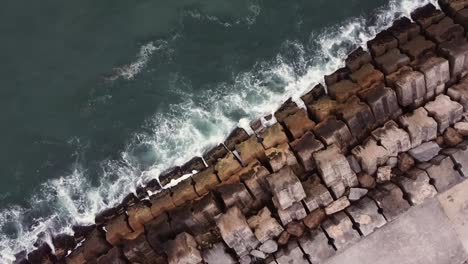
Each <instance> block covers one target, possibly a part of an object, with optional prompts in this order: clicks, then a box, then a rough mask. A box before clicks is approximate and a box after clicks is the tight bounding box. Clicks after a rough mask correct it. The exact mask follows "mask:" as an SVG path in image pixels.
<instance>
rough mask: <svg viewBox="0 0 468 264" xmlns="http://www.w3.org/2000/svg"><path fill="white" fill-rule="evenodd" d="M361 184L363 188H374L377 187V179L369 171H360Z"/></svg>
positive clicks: (359, 179)
mask: <svg viewBox="0 0 468 264" xmlns="http://www.w3.org/2000/svg"><path fill="white" fill-rule="evenodd" d="M358 181H359V185H360V186H361V187H362V188H366V189H374V188H375V179H374V177H372V176H370V175H369V174H367V173H364V172H363V173H359V175H358Z"/></svg>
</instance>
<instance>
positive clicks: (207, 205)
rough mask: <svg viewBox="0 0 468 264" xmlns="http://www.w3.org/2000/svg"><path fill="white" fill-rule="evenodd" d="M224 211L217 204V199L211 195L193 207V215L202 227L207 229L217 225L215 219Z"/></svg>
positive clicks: (204, 197) (195, 203) (196, 202)
mask: <svg viewBox="0 0 468 264" xmlns="http://www.w3.org/2000/svg"><path fill="white" fill-rule="evenodd" d="M221 213H222V211H221V208H220V207H219V205H218V203H217V202H216V198H215V197H214V195H213V194H212V193H209V194H207V195H205V196H203V198H201V199H200V200H197V201H195V202H194V203H193V205H192V215H193V218H195V219H196V221H197V222H198V224H199V225H200V226H203V227H205V229H207V228H208V227H210V226H213V225H214V224H215V218H216V217H218V216H219V215H221Z"/></svg>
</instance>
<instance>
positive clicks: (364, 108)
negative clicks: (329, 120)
mask: <svg viewBox="0 0 468 264" xmlns="http://www.w3.org/2000/svg"><path fill="white" fill-rule="evenodd" d="M336 115H337V116H339V117H340V118H341V119H342V120H343V121H344V122H345V123H346V125H348V127H349V130H350V131H351V134H352V135H353V136H354V137H355V138H357V139H358V140H362V139H363V138H365V137H366V136H367V135H368V133H369V131H370V130H371V129H372V128H374V127H375V126H376V121H375V119H374V115H373V114H372V111H371V109H370V108H369V106H368V105H367V104H365V103H363V102H361V101H360V100H359V98H358V97H357V96H352V97H350V98H349V99H348V100H347V101H346V102H345V103H343V104H342V105H340V107H339V108H338V110H337V112H336Z"/></svg>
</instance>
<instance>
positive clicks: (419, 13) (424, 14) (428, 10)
mask: <svg viewBox="0 0 468 264" xmlns="http://www.w3.org/2000/svg"><path fill="white" fill-rule="evenodd" d="M444 17H445V14H444V13H443V12H442V11H440V10H438V9H437V8H436V7H435V6H434V5H433V4H427V5H425V6H423V7H420V8H418V9H416V10H414V11H413V12H412V13H411V18H412V19H413V20H414V21H415V22H416V23H418V24H419V25H420V26H421V27H422V28H427V27H429V26H430V25H432V24H434V23H437V22H439V21H440V20H442V19H443V18H444Z"/></svg>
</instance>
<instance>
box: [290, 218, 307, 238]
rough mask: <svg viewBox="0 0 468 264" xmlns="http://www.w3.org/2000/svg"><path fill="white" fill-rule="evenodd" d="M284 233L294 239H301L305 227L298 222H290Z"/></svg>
mask: <svg viewBox="0 0 468 264" xmlns="http://www.w3.org/2000/svg"><path fill="white" fill-rule="evenodd" d="M286 231H287V232H288V233H289V234H291V235H292V236H295V237H301V236H302V235H303V234H304V231H305V225H304V224H303V223H302V222H300V221H292V222H291V223H289V224H288V225H287V226H286Z"/></svg>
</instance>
